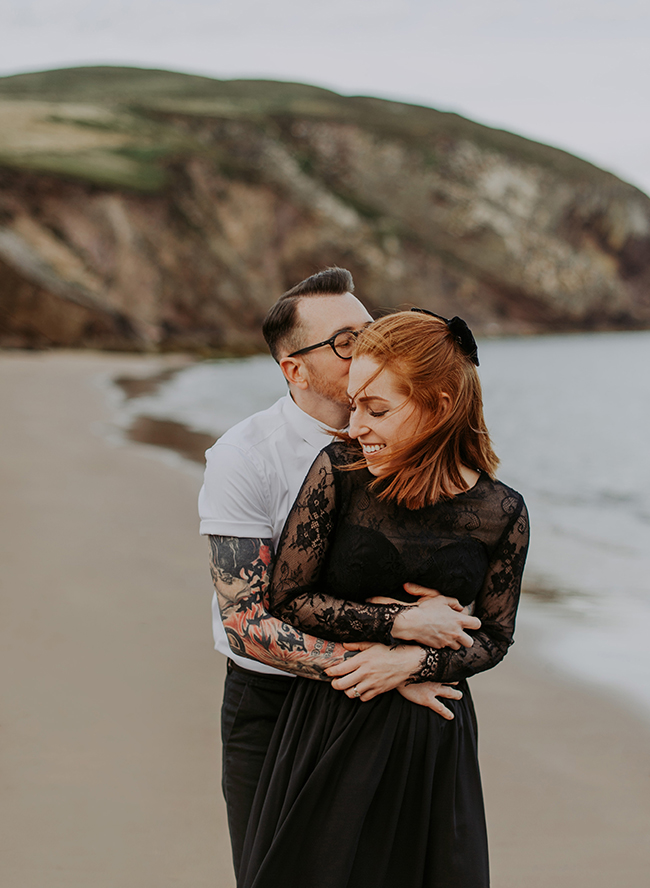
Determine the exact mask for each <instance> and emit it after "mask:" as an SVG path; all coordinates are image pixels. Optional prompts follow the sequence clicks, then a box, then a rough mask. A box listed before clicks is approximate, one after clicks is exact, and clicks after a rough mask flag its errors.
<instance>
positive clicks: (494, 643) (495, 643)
mask: <svg viewBox="0 0 650 888" xmlns="http://www.w3.org/2000/svg"><path fill="white" fill-rule="evenodd" d="M356 457H357V454H356V453H355V454H353V455H351V454H350V450H349V448H348V447H347V446H346V445H344V444H341V443H335V444H331V445H330V446H329V447H326V448H325V450H324V451H323V452H322V453H321V454H320V455H319V456H318V457H317V459H316V461H315V462H314V464H313V466H312V468H311V469H310V471H309V474H308V475H307V478H306V479H305V482H304V484H303V487H302V489H301V491H300V493H299V495H298V498H297V499H296V502H295V504H294V506H293V509H292V510H291V514H290V515H289V517H288V519H287V523H286V525H285V528H284V531H283V533H282V538H281V540H280V544H279V547H278V553H277V557H276V561H275V565H274V569H273V575H272V579H271V584H270V586H269V588H268V591H267V601H266V605H267V607H268V609H269V610H270V611H271V613H273V614H274V615H275V616H277V617H279V618H281V619H282V620H284V621H285V622H287V623H289V624H290V625H292V626H295V627H296V628H299V629H301V630H302V631H303V632H309V633H311V634H313V635H316V636H318V637H320V638H325V639H328V640H332V641H379V642H383V643H384V644H391V643H392V642H393V638H392V635H391V631H392V626H393V621H394V619H395V616H396V615H397V613H399V612H400V611H401V610H402V609H403V607H404V606H405V605H402V604H390V605H381V604H368V603H366V601H367V599H368V598H370V597H372V596H375V595H380V596H385V597H390V598H393V599H397V600H399V601H403V602H405V603H408V602H409V601H410V600H412V599H410V598H409V596H408V595H407V594H406V593H405V592H404V590H403V588H402V586H403V584H404V583H405V582H414V583H419V584H420V585H422V586H426V587H427V588H430V589H437V590H438V591H440V592H442V593H443V594H444V595H449V596H452V597H455V598H457V599H458V600H459V601H460V602H461V604H463V605H469V604H470V603H472V602H474V603H475V604H474V613H475V615H476V616H477V617H479V619H480V620H481V623H482V625H481V628H480V629H479V630H477V631H475V632H471V633H470V634H471V635H472V636H473V639H474V643H473V646H472V647H471V648H462V649H461V650H459V651H453V650H450V649H443V650H439V651H438V650H434V649H430V648H427V649H426V650H425V656H424V657H423V662H422V664H421V666H420V669H419V671H418V673H417V674H416V675H414V676H413V678H412V680H413V681H457V680H459V679H461V678H466V677H467V676H469V675H473V674H474V673H476V672H481V671H483V670H485V669H489V668H491V667H492V666H494V665H495V664H496V663H498V662H499V661H500V660H501V659H502V658H503V657H504V656H505V653H506V651H507V649H508V647H509V645H510V644H511V643H512V636H513V632H514V624H515V614H516V610H517V604H518V601H519V593H520V587H521V576H522V572H523V568H524V562H525V558H526V551H527V546H528V518H527V513H526V507H525V505H524V502H523V499H522V497H521V496H520V495H519V494H518V493H517V492H516V491H514V490H512V489H511V488H509V487H506V486H505V485H504V484H501V483H500V482H499V481H492V480H491V479H490V478H489V477H487V476H486V475H481V477H480V478H479V481H478V482H477V484H476V485H475V487H473V488H472V489H471V490H469V491H466V492H465V493H462V494H459V495H458V496H456V497H453V498H452V499H451V500H441V501H439V502H438V503H436V505H434V506H428V507H425V508H423V509H417V510H410V509H407V508H406V507H404V506H398V505H397V504H395V503H385V502H384V503H382V502H380V501H379V500H378V499H377V497H376V496H375V495H374V493H373V492H371V491H369V490H368V483H369V481H370V480H372V476H371V475H370V474H369V473H368V472H367V471H366V470H365V469H360V470H353V471H349V470H346V465H348V464H349V462H350V461H351V459H355V458H356Z"/></svg>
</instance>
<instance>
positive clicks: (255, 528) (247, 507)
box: [199, 442, 274, 539]
mask: <svg viewBox="0 0 650 888" xmlns="http://www.w3.org/2000/svg"><path fill="white" fill-rule="evenodd" d="M265 474H266V473H265V471H264V467H263V465H262V464H261V462H260V461H259V460H258V459H256V458H255V454H254V453H251V452H250V451H245V450H243V449H241V448H240V447H237V446H236V445H233V444H228V443H223V444H222V443H220V442H217V444H215V445H214V447H212V448H211V449H210V450H209V451H208V453H207V463H206V469H205V481H204V484H203V487H202V489H201V493H200V495H199V516H200V519H201V524H200V532H201V533H202V534H215V535H217V536H236V537H242V538H245V537H248V538H253V539H271V538H272V537H273V535H274V528H273V526H272V523H271V515H272V510H271V508H270V504H269V503H268V502H267V501H266V497H267V496H268V480H267V478H266V477H265Z"/></svg>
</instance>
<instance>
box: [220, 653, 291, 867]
mask: <svg viewBox="0 0 650 888" xmlns="http://www.w3.org/2000/svg"><path fill="white" fill-rule="evenodd" d="M293 681H294V679H293V678H291V677H289V676H287V677H286V678H285V677H284V676H281V675H263V674H260V673H259V672H250V671H249V670H248V669H242V668H241V666H237V664H235V663H233V662H232V661H231V660H228V674H227V675H226V683H225V687H224V693H223V706H222V708H221V739H222V742H223V773H222V786H223V794H224V797H225V799H226V810H227V813H228V828H229V830H230V842H231V845H232V856H233V864H234V868H235V875H236V876H237V877H239V867H240V863H241V855H242V847H243V845H244V837H245V836H246V828H247V826H248V819H249V816H250V811H251V807H252V804H253V798H254V796H255V790H256V789H257V784H258V782H259V777H260V773H261V770H262V765H263V764H264V758H265V756H266V751H267V749H268V746H269V742H270V740H271V735H272V734H273V729H274V728H275V724H276V721H277V719H278V716H279V714H280V710H281V709H282V704H283V703H284V701H285V699H286V697H287V694H288V693H289V689H290V687H291V684H292V682H293Z"/></svg>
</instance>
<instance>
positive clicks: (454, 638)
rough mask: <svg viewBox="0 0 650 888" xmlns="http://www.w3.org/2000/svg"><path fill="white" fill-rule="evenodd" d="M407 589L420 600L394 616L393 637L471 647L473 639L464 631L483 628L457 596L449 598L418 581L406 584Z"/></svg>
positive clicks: (428, 644)
mask: <svg viewBox="0 0 650 888" xmlns="http://www.w3.org/2000/svg"><path fill="white" fill-rule="evenodd" d="M404 588H405V589H406V591H407V592H408V593H409V594H410V595H417V596H418V597H419V598H420V600H419V601H418V603H417V604H416V605H414V606H412V607H409V608H407V609H406V610H404V611H402V612H401V613H399V614H398V615H397V616H396V617H395V622H394V623H393V632H392V634H393V638H396V639H397V638H399V639H403V640H404V641H417V642H418V643H419V644H423V645H425V646H426V647H432V648H438V649H439V648H451V649H452V650H454V651H457V650H459V649H460V648H461V646H462V647H471V646H472V645H473V644H474V640H473V638H472V637H471V635H468V634H467V632H466V631H465V630H466V629H474V630H475V629H480V628H481V621H480V620H479V619H478V618H477V617H472V616H470V614H468V613H467V612H466V610H465V609H464V608H463V607H462V605H461V604H460V603H459V602H458V601H457V600H456V599H455V598H447V597H445V596H444V595H441V594H440V593H439V592H436V591H435V590H433V589H425V588H424V586H417V585H416V584H415V583H405V584H404Z"/></svg>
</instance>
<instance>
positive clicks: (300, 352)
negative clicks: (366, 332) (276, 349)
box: [287, 330, 361, 361]
mask: <svg viewBox="0 0 650 888" xmlns="http://www.w3.org/2000/svg"><path fill="white" fill-rule="evenodd" d="M341 333H349V334H350V336H354V338H355V339H356V338H357V336H358V335H359V333H361V330H337V331H336V333H335V334H334V336H330V338H329V339H324V340H323V341H322V342H317V343H316V344H315V345H308V346H306V347H305V348H299V349H298V351H295V352H291V354H290V355H287V357H288V358H297V357H298V355H304V354H306V353H307V352H310V351H313V350H314V349H315V348H321V347H322V346H323V345H329V347H330V348H331V349H332V351H333V352H334V354H335V355H336V357H337V358H340V359H341V360H342V361H351V360H352V355H350V356H349V357H348V358H344V357H343V355H340V354H339V353H338V352H337V350H336V349H335V348H334V340H335V339H336V337H337V336H340V335H341Z"/></svg>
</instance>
